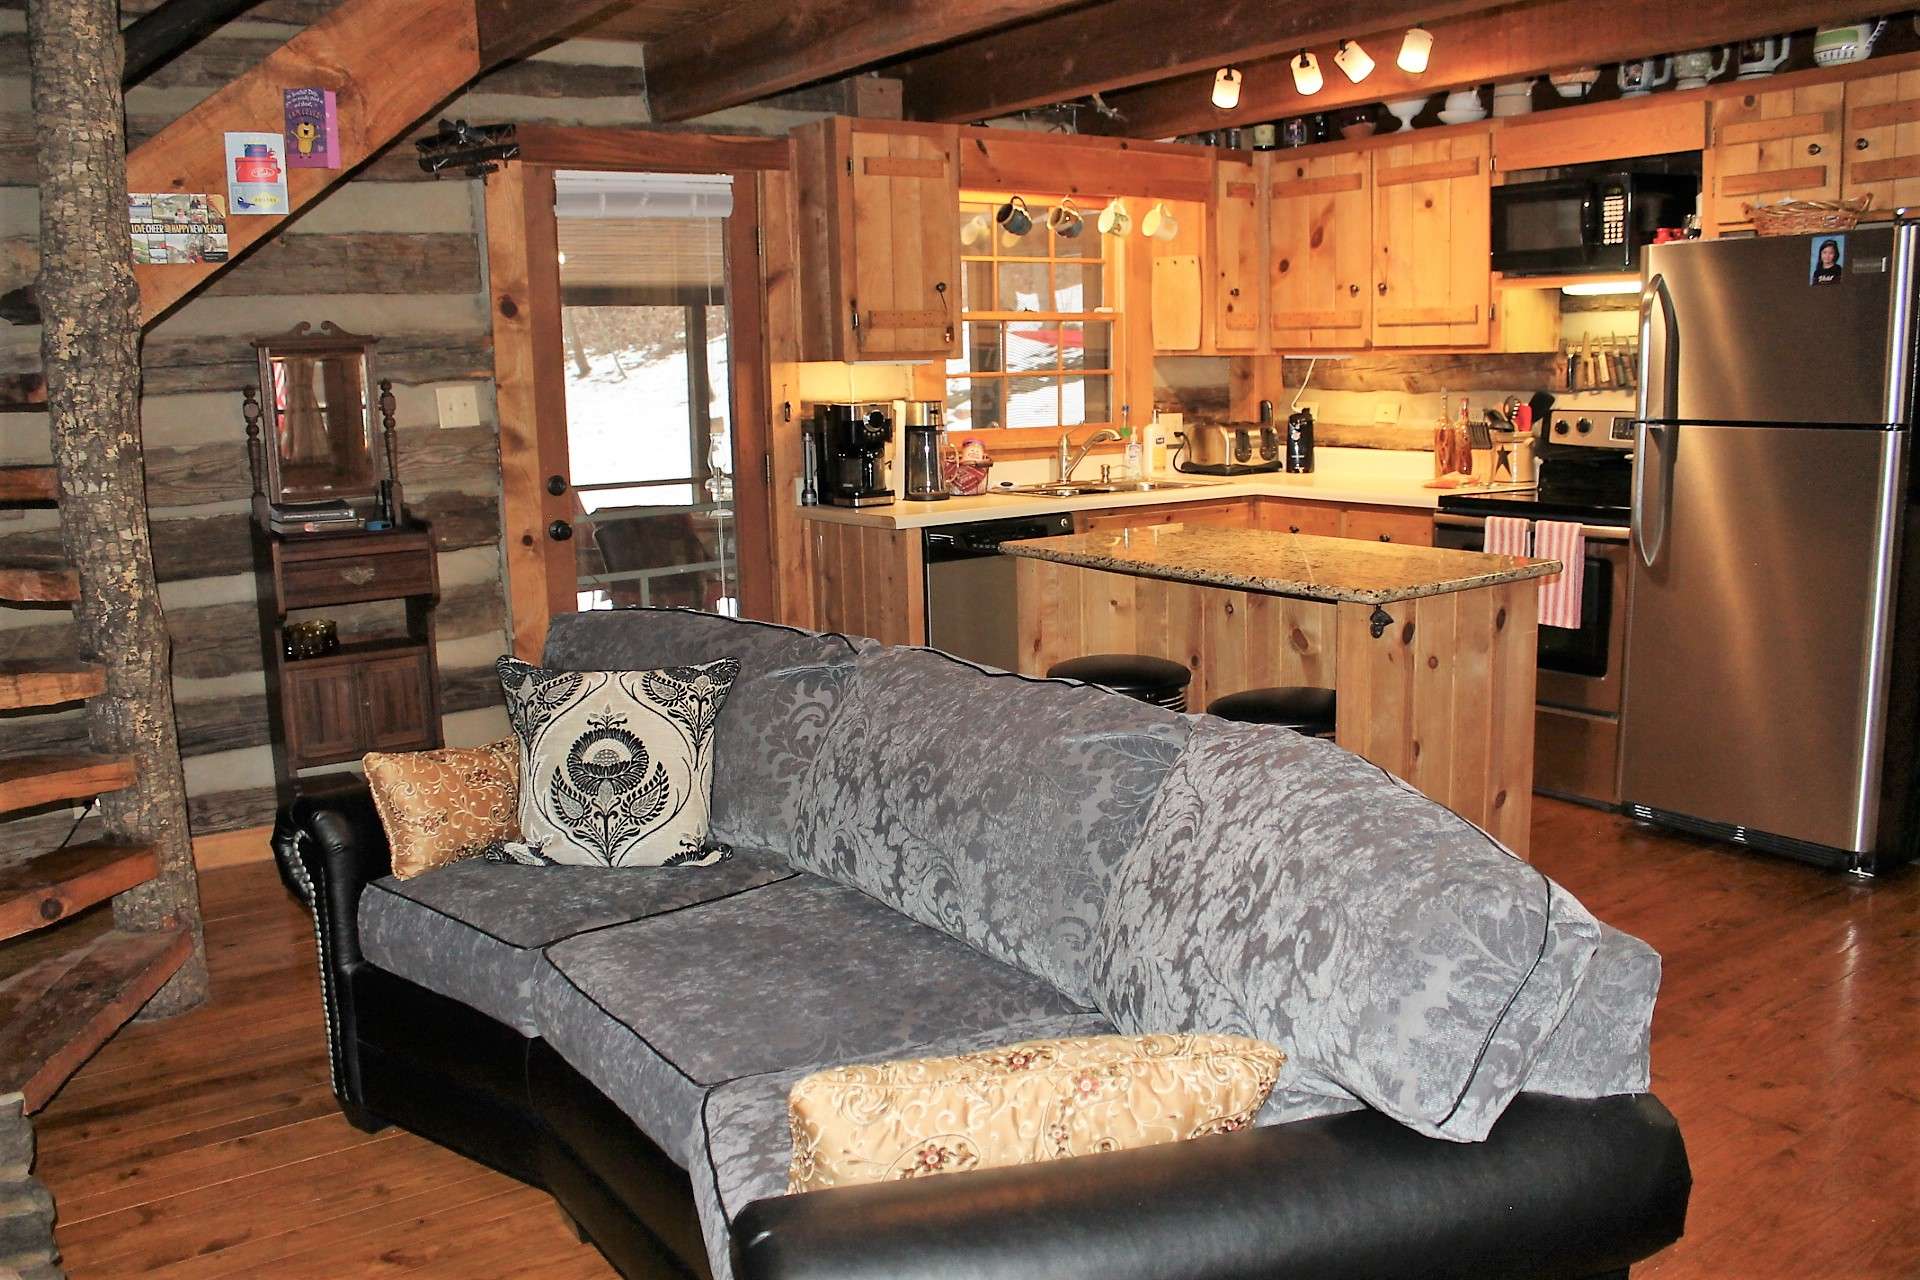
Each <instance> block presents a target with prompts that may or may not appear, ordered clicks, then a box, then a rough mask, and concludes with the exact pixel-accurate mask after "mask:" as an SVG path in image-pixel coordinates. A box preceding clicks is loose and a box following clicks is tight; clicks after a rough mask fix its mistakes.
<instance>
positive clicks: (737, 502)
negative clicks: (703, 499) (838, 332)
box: [725, 173, 792, 621]
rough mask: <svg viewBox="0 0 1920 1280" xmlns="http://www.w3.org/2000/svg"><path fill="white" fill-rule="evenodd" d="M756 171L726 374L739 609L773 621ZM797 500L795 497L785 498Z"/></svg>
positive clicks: (733, 298)
mask: <svg viewBox="0 0 1920 1280" xmlns="http://www.w3.org/2000/svg"><path fill="white" fill-rule="evenodd" d="M755 176H756V175H754V174H752V173H736V174H734V175H733V212H732V214H731V215H729V216H728V218H727V220H726V226H725V235H726V254H727V366H728V374H727V381H728V383H729V388H728V392H729V395H730V397H731V400H732V404H731V414H732V416H731V421H732V422H733V424H734V428H733V438H732V440H731V441H730V442H729V444H730V446H731V448H732V450H733V513H734V514H733V520H734V557H735V563H736V568H737V569H738V571H739V572H738V579H737V581H738V586H737V588H736V589H737V590H738V592H739V608H740V615H741V616H742V617H746V618H760V619H763V620H767V621H772V620H773V619H774V618H775V617H776V616H777V613H778V605H777V603H776V596H777V592H778V586H777V578H778V573H779V566H778V564H777V562H776V560H775V557H774V538H775V536H776V531H775V529H774V502H775V499H776V497H784V496H785V495H781V494H780V490H779V488H778V486H776V485H775V484H774V475H773V452H772V434H773V425H772V421H771V415H770V401H771V396H772V386H771V383H770V381H769V376H768V367H767V365H768V361H767V325H768V302H767V293H766V284H765V279H764V277H763V275H762V264H761V256H760V254H761V250H760V245H761V235H760V188H759V186H758V184H757V183H756V182H755V181H754V179H755ZM782 505H784V506H791V505H792V499H791V498H790V497H789V498H786V500H785V502H784V503H783V504H782Z"/></svg>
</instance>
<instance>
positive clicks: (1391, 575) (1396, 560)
mask: <svg viewBox="0 0 1920 1280" xmlns="http://www.w3.org/2000/svg"><path fill="white" fill-rule="evenodd" d="M1000 549H1001V550H1002V551H1003V552H1005V553H1006V554H1008V555H1012V556H1024V557H1027V558H1028V559H1033V560H1052V561H1054V562H1056V563H1059V564H1071V565H1078V566H1080V567H1081V568H1085V569H1104V570H1106V571H1108V572H1110V573H1131V574H1137V575H1139V576H1141V577H1147V578H1167V579H1170V580H1172V581H1174V582H1191V583H1195V584H1198V585H1201V586H1211V587H1226V588H1229V589H1231V590H1236V591H1264V592H1269V593H1271V594H1274V595H1283V596H1300V597H1304V598H1306V599H1309V600H1331V601H1343V602H1351V603H1357V604H1390V603H1392V602H1393V601H1395V600H1411V599H1413V598H1415V597H1416V596H1438V595H1446V594H1447V593H1448V592H1452V591H1470V590H1472V589H1474V588H1475V587H1490V586H1493V585H1495V584H1497V583H1501V582H1518V581H1521V580H1523V579H1526V578H1544V577H1546V576H1548V575H1550V574H1554V573H1558V572H1559V571H1560V562H1559V561H1558V560H1534V559H1529V558H1527V557H1523V556H1496V555H1488V554H1486V553H1485V552H1481V551H1454V550H1449V549H1447V548H1443V547H1409V546H1402V545H1400V544H1398V543H1390V542H1363V541H1361V540H1359V539H1357V538H1323V537H1317V536H1315V535H1313V534H1306V533H1275V532H1270V531H1268V530H1264V529H1226V528H1216V527H1210V526H1205V525H1195V526H1191V527H1189V526H1187V525H1181V524H1165V525H1150V526H1147V527H1145V528H1137V529H1115V530H1110V531H1106V532H1099V533H1072V534H1067V535H1065V536H1063V537H1058V538H1029V539H1027V540H1026V541H1024V542H1007V543H1002V544H1001V547H1000Z"/></svg>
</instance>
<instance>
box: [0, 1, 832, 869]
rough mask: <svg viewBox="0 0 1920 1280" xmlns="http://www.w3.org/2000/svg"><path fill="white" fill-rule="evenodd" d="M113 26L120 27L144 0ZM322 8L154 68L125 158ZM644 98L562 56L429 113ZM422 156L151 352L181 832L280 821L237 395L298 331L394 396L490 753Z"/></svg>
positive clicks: (23, 353)
mask: <svg viewBox="0 0 1920 1280" xmlns="http://www.w3.org/2000/svg"><path fill="white" fill-rule="evenodd" d="M124 7H125V9H126V10H127V12H129V13H132V12H134V11H137V10H144V9H147V8H150V7H152V0H134V2H133V3H129V4H127V5H125V6H124ZM330 7H331V4H330V2H329V0H265V2H264V3H262V4H261V5H259V6H257V7H256V8H255V9H253V10H252V11H251V12H250V14H249V16H248V19H247V20H245V21H241V22H236V23H232V24H229V25H228V26H227V27H225V28H223V29H222V30H221V31H220V32H219V33H217V34H216V35H215V36H213V37H212V38H210V39H208V40H207V41H205V42H203V43H202V44H200V45H198V46H196V47H195V48H194V49H192V50H190V51H188V52H187V53H185V54H183V55H182V56H181V57H179V58H177V59H175V60H174V61H173V62H170V63H168V64H167V65H166V66H165V67H163V68H161V69H160V70H158V71H157V72H156V73H155V74H154V75H153V76H151V77H150V78H149V79H148V80H146V81H145V82H143V83H142V84H140V85H137V86H135V87H134V88H133V89H131V90H129V91H128V95H127V111H128V116H129V132H130V134H131V135H132V136H131V141H132V142H133V143H135V144H138V143H139V142H140V141H141V140H143V139H144V138H145V137H147V136H150V135H151V134H153V133H155V132H157V131H158V130H159V129H160V128H162V127H163V126H164V125H166V124H167V123H168V122H170V121H171V120H173V119H174V118H175V117H177V116H179V115H181V114H182V113H184V112H185V111H186V110H187V109H188V108H189V107H191V106H192V105H193V104H194V103H195V102H197V101H198V100H199V99H200V98H202V97H203V96H205V95H206V93H207V92H209V91H210V90H212V89H214V88H216V87H218V86H219V85H221V84H224V83H226V82H227V81H228V80H230V79H232V78H233V77H234V76H236V75H238V74H240V73H241V72H243V71H245V70H247V69H248V68H249V67H251V66H252V65H254V63H256V62H257V61H259V60H260V59H261V58H263V57H264V56H265V55H266V54H267V53H268V52H270V51H271V50H272V49H274V48H277V47H278V46H279V45H280V44H281V43H283V42H284V41H286V40H287V39H288V38H289V37H291V36H292V35H293V34H295V33H296V32H297V31H298V30H299V29H300V26H301V25H304V24H305V23H307V22H311V21H312V20H313V19H314V18H316V17H318V16H319V15H321V14H322V13H324V12H326V11H327V9H329V8H330ZM22 10H23V6H22V0H0V293H4V292H6V291H7V290H10V289H13V288H15V287H17V286H19V285H22V284H26V283H29V282H30V281H31V280H32V278H33V272H34V269H35V265H36V260H37V250H36V248H35V239H36V235H37V217H38V203H37V194H36V192H35V190H34V185H33V183H34V173H33V151H32V129H31V123H30V121H29V119H28V117H27V115H26V113H25V107H26V102H27V66H26V60H25V34H24V33H25V28H26V24H25V15H24V12H23V11H22ZM394 52H395V56H396V57H398V58H404V56H405V51H404V50H395V51H394ZM643 85H644V80H643V75H642V72H641V70H640V66H639V47H638V46H637V45H632V44H623V43H614V42H602V41H584V40H582V41H571V42H568V43H566V44H562V45H559V46H557V47H555V48H554V49H552V50H549V51H547V52H546V53H543V54H541V55H539V56H538V57H536V58H533V59H529V60H527V61H524V62H520V63H515V64H511V65H508V66H506V67H503V68H501V69H500V70H498V71H496V72H494V73H493V74H491V75H489V76H487V77H485V78H484V79H482V80H481V81H480V82H479V83H477V84H476V85H475V86H474V87H473V89H472V90H471V91H470V92H468V93H467V94H466V95H464V96H463V97H462V98H460V99H459V100H456V101H455V102H453V103H450V104H449V105H448V106H447V107H446V108H445V109H444V111H443V112H442V114H445V115H447V116H451V117H464V118H466V119H469V120H473V121H476V122H492V121H499V120H517V121H522V122H529V123H532V122H538V123H551V124H592V125H638V124H643V123H645V103H644V98H643V97H642V90H643ZM817 114H818V112H817V111H815V110H813V109H812V104H810V103H808V104H800V103H793V104H790V105H779V104H776V105H773V106H770V107H760V108H745V109H741V110H738V111H733V112H727V113H724V114H722V115H721V116H717V117H714V118H713V119H712V120H711V121H707V122H702V123H703V124H704V125H709V126H710V127H712V128H714V129H716V130H722V129H723V130H726V131H730V132H749V131H761V132H770V133H785V132H786V130H787V129H788V128H790V127H792V126H793V125H795V124H798V123H800V122H802V121H804V120H806V119H810V118H812V117H813V116H815V115H817ZM428 123H429V127H430V126H431V122H428ZM262 125H263V127H267V128H271V127H273V122H270V121H263V122H262ZM414 157H415V151H414V148H413V145H412V142H411V140H402V141H401V142H399V143H397V144H395V145H394V146H393V147H391V148H389V149H388V151H387V152H386V153H384V154H383V155H382V156H380V157H378V158H376V159H375V160H374V161H373V162H372V163H371V164H369V165H368V166H367V167H366V168H365V169H363V170H362V171H361V172H359V173H358V174H356V175H355V176H354V177H353V178H352V179H351V180H349V181H348V182H346V183H345V184H343V185H342V186H341V187H339V188H338V189H336V190H335V192H334V193H332V194H331V195H329V196H328V197H327V198H326V199H324V200H322V201H321V202H320V203H319V204H318V205H316V206H315V207H314V208H313V209H312V210H311V211H310V212H308V213H307V214H306V215H304V216H303V217H301V218H300V219H299V220H298V221H297V222H296V223H295V224H294V225H293V226H291V227H289V228H288V229H287V230H286V231H285V232H283V233H282V235H281V236H280V237H279V238H278V239H276V240H274V241H272V242H269V243H268V244H266V245H265V246H263V247H262V248H261V249H260V250H259V251H258V252H256V253H255V254H254V255H253V256H252V257H250V258H248V259H247V260H246V261H244V262H242V263H240V264H238V265H237V266H235V267H234V268H233V270H232V271H230V272H228V273H227V274H226V275H225V276H224V277H222V278H221V279H220V280H219V281H217V282H216V283H215V284H214V285H213V286H212V287H210V288H209V289H208V290H207V291H206V293H205V294H203V295H202V296H200V297H198V298H196V299H194V300H192V301H190V302H188V303H187V304H186V305H185V306H183V307H182V308H180V310H179V311H177V312H176V313H174V314H173V315H171V316H169V317H167V318H166V319H165V320H164V321H162V322H161V323H160V324H158V325H156V326H154V327H153V328H152V329H150V330H149V331H148V333H147V340H146V346H145V349H144V352H143V356H142V364H143V368H144V374H145V384H144V389H143V390H144V396H145V399H144V401H143V405H142V409H143V419H144V430H145V437H146V452H147V483H148V493H147V500H148V506H149V510H150V512H151V518H152V529H153V540H154V558H155V563H156V569H157V572H158V575H159V578H160V581H161V583H162V587H161V596H162V599H163V601H164V602H165V605H166V610H167V622H168V629H169V631H170V632H171V634H172V636H173V641H174V646H175V648H174V696H175V698H176V702H177V707H178V712H179V722H180V736H181V748H182V751H183V753H184V754H185V755H186V757H187V789H188V794H189V797H190V803H191V809H192V815H193V826H194V831H195V833H196V834H205V833H209V832H215V831H224V830H231V829H234V828H239V827H250V826H254V825H258V824H261V823H265V822H268V821H271V819H272V816H273V799H272V797H273V791H272V787H271V785H270V784H271V776H272V775H271V764H270V760H269V756H268V752H267V750H266V746H265V743H266V741H267V715H266V694H265V684H264V677H263V675H262V673H261V669H260V639H259V627H258V622H257V618H256V615H255V606H254V603H253V601H254V584H253V577H252V559H251V556H252V552H251V532H250V530H249V527H248V518H249V517H248V514H247V504H246V497H247V469H246V452H245V448H244V445H243V443H242V440H243V437H242V434H241V420H240V412H239V409H240V398H239V391H240V389H241V388H242V387H244V386H248V385H250V384H252V383H254V382H256V381H257V380H258V379H257V374H256V372H255V366H254V363H253V351H252V348H251V347H250V346H248V341H249V340H250V339H252V338H254V337H256V336H259V335H263V334H269V333H276V332H281V331H284V330H285V329H287V328H289V327H291V326H292V325H293V324H294V323H296V322H297V321H301V320H308V321H314V322H318V321H321V320H332V321H334V322H335V323H337V324H339V325H341V326H342V327H344V328H347V329H351V330H353V331H355V332H363V333H372V334H377V335H379V336H380V337H381V339H382V340H381V343H380V347H379V355H378V363H379V373H380V376H383V377H390V378H392V379H394V381H395V383H396V387H395V391H396V393H397V395H398V397H399V423H400V440H401V450H400V452H401V458H400V472H401V478H402V480H404V481H405V483H406V486H407V496H408V499H409V502H410V503H411V505H412V506H414V508H415V509H416V510H417V511H419V512H420V513H421V514H422V515H424V516H425V517H426V518H428V519H430V520H432V521H433V524H434V529H435V533H436V535H437V536H438V538H439V541H440V581H441V587H442V592H443V595H444V602H443V604H442V606H441V608H440V612H439V635H440V668H441V678H442V683H443V686H444V687H443V693H442V697H443V702H444V704H445V708H446V711H447V713H448V714H447V738H448V741H450V742H454V743H466V742H480V741H485V740H487V739H489V738H491V737H497V736H500V735H501V734H503V733H504V732H505V719H504V716H503V715H502V714H501V711H500V708H499V704H500V697H499V686H498V684H497V682H496V681H495V680H494V678H493V673H492V669H491V663H492V660H493V658H494V657H495V656H496V655H497V654H499V653H501V652H503V651H504V650H505V648H506V645H507V641H506V634H505V625H506V617H505V604H504V600H503V593H502V590H501V583H500V575H501V567H500V566H501V557H500V545H499V538H500V516H499V509H500V508H499V490H500V462H499V451H498V447H497V444H496V438H497V437H496V428H495V422H494V416H493V396H492V383H491V374H492V368H493V354H492V345H493V344H492V335H491V330H490V323H489V318H488V310H487V299H486V293H485V289H484V280H483V275H482V263H483V261H484V259H485V256H486V255H485V240H484V230H483V227H482V223H481V220H480V219H481V214H480V208H481V201H480V186H479V184H478V183H477V182H473V181H469V180H465V179H455V178H440V179H437V180H436V179H432V178H429V177H428V175H426V174H424V173H423V172H421V170H420V168H419V166H418V164H416V163H415V159H414ZM39 342H40V333H39V330H38V329H37V328H30V327H14V326H9V325H5V324H0V386H6V385H7V384H9V383H11V382H12V381H13V380H14V379H15V378H17V377H22V376H33V375H37V374H38V372H39ZM455 383H473V384H480V389H481V395H480V403H481V416H482V419H483V425H482V426H481V427H479V428H469V429H460V430H441V429H439V428H438V426H437V425H436V415H437V408H436V401H435V389H436V388H437V387H440V386H444V385H448V384H455ZM48 457H49V453H48V439H47V423H46V417H45V415H44V414H38V413H12V414H0V461H23V462H39V461H46V460H47V458H48ZM8 514H9V515H11V516H12V517H13V518H10V519H9V518H0V556H5V555H10V554H13V553H15V552H30V551H42V550H51V549H55V548H57V546H58V542H59V533H58V526H57V513H54V512H27V513H24V514H21V513H8ZM331 612H332V615H333V616H334V617H336V618H337V619H338V620H339V622H340V624H341V630H342V633H343V638H344V637H346V636H350V635H368V634H376V633H378V631H379V630H380V628H381V627H382V625H383V624H386V623H388V622H390V619H389V618H388V617H387V615H385V614H384V613H381V612H379V611H378V610H377V609H352V608H342V609H336V610H333V611H331ZM71 646H72V636H71V624H70V623H69V622H68V621H67V619H66V615H65V614H64V613H52V612H48V613H42V614H34V613H30V612H22V611H14V614H13V616H10V617H8V618H5V619H0V660H4V659H8V658H30V657H36V656H53V655H57V654H62V653H67V652H71ZM4 733H5V734H6V737H7V741H8V744H9V749H10V750H20V751H25V750H39V749H50V748H52V747H54V746H56V745H71V744H77V743H79V742H81V741H82V740H84V738H85V726H84V723H83V721H82V719H81V717H80V715H79V713H77V712H76V713H73V714H71V715H67V716H59V717H41V718H38V719H36V720H34V721H33V722H31V723H29V722H26V721H18V722H14V723H10V724H8V725H7V726H6V727H5V729H4ZM68 822H69V819H68V817H67V816H66V814H64V813H59V814H54V815H48V816H46V817H43V818H29V819H26V820H24V821H23V822H21V823H16V824H12V826H11V828H10V831H9V839H8V840H7V841H6V842H4V844H5V847H4V848H0V859H4V858H5V857H7V856H10V855H11V854H13V853H16V852H32V851H34V850H37V849H39V848H42V847H44V846H45V845H46V844H48V843H51V840H49V839H45V838H43V837H49V836H50V837H51V838H52V839H57V838H58V837H59V835H61V834H64V831H65V827H66V825H67V823H68Z"/></svg>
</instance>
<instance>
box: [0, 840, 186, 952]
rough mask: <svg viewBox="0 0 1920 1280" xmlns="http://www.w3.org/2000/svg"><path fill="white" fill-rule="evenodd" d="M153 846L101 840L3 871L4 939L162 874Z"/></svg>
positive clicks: (0, 913) (0, 924) (0, 910)
mask: <svg viewBox="0 0 1920 1280" xmlns="http://www.w3.org/2000/svg"><path fill="white" fill-rule="evenodd" d="M159 869H160V861H159V855H158V854H157V853H155V851H154V848H153V846H152V845H147V844H119V843H116V842H114V841H111V840H96V841H90V842H88V843H86V844H78V845H71V846H69V847H67V848H65V849H56V850H54V851H53V852H52V853H43V854H40V855H38V856H37V857H32V858H28V859H26V860H25V861H23V862H20V863H18V864H16V865H14V866H11V867H7V868H6V869H5V870H0V938H14V937H18V936H19V935H20V934H23V933H31V932H32V931H33V930H35V929H41V928H45V927H46V926H47V925H50V924H54V923H56V922H57V921H61V920H65V919H66V918H67V917H68V916H71V915H72V914H73V913H74V912H76V911H84V910H85V909H86V908H88V907H90V906H92V905H93V904H94V903H96V902H104V901H105V900H106V899H108V898H111V897H113V895H115V894H116V893H124V892H125V891H126V890H128V889H131V888H133V887H134V886H135V885H137V884H145V883H146V882H147V881H149V880H151V879H153V877H154V876H155V875H157V874H158V873H159Z"/></svg>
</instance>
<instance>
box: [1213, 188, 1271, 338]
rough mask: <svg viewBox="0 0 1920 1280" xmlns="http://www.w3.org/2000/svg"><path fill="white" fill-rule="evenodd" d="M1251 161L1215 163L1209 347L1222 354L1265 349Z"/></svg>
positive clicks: (1260, 237) (1263, 235)
mask: <svg viewBox="0 0 1920 1280" xmlns="http://www.w3.org/2000/svg"><path fill="white" fill-rule="evenodd" d="M1264 223H1265V219H1264V217H1263V216H1262V205H1261V201H1260V181H1259V174H1258V171H1257V166H1256V164H1255V163H1253V162H1250V161H1246V160H1228V159H1224V158H1223V159H1221V160H1220V161H1219V162H1218V163H1216V164H1215V165H1214V215H1213V269H1214V282H1213V308H1214V311H1213V334H1214V337H1213V344H1214V347H1215V348H1216V349H1217V350H1220V351H1223V352H1236V353H1237V352H1247V351H1259V350H1261V349H1262V348H1263V347H1264V346H1265V345H1266V333H1265V331H1264V330H1265V326H1264V325H1263V324H1262V323H1261V316H1260V300H1261V293H1262V292H1263V290H1262V288H1261V285H1262V277H1263V275H1264V267H1265V263H1266V241H1267V229H1266V226H1265V225H1264Z"/></svg>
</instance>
